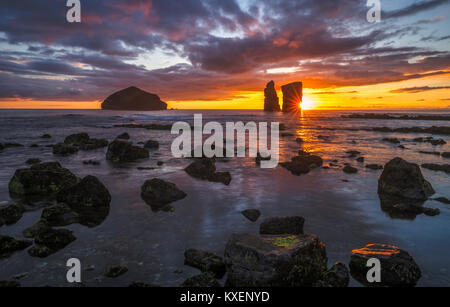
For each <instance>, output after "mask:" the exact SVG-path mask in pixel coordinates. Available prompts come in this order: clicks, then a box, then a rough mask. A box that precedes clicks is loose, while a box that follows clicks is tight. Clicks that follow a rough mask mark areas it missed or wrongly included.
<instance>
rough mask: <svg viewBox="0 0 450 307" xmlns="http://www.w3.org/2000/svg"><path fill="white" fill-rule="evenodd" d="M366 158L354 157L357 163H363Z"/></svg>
mask: <svg viewBox="0 0 450 307" xmlns="http://www.w3.org/2000/svg"><path fill="white" fill-rule="evenodd" d="M365 160H366V159H365V158H364V157H359V158H358V159H356V161H357V162H359V163H364V161H365Z"/></svg>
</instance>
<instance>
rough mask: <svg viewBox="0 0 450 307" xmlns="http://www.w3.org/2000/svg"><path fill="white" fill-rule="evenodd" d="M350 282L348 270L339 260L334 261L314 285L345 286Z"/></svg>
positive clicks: (327, 286)
mask: <svg viewBox="0 0 450 307" xmlns="http://www.w3.org/2000/svg"><path fill="white" fill-rule="evenodd" d="M349 282H350V272H349V270H348V269H347V267H346V266H345V264H343V263H341V262H336V263H335V264H334V265H333V266H332V267H331V268H330V269H329V270H327V271H325V272H324V273H323V274H322V276H321V277H320V280H319V281H318V282H317V283H316V284H314V286H315V287H325V288H345V287H348V284H349Z"/></svg>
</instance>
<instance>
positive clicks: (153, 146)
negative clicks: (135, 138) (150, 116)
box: [144, 140, 159, 149]
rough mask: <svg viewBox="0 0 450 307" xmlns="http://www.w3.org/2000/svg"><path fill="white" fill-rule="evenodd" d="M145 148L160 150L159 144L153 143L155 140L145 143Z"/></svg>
mask: <svg viewBox="0 0 450 307" xmlns="http://www.w3.org/2000/svg"><path fill="white" fill-rule="evenodd" d="M144 147H145V148H147V149H158V148H159V142H157V141H153V140H148V141H147V142H146V143H145V145H144Z"/></svg>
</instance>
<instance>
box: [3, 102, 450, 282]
mask: <svg viewBox="0 0 450 307" xmlns="http://www.w3.org/2000/svg"><path fill="white" fill-rule="evenodd" d="M194 113H195V114H196V113H202V114H203V119H204V121H219V122H221V123H224V122H227V121H243V122H247V121H257V122H258V121H279V122H282V123H285V124H286V125H287V126H288V128H289V131H286V132H290V133H293V134H296V135H297V136H298V137H301V138H302V139H304V140H305V143H304V144H303V145H299V144H298V143H297V142H296V141H295V138H296V137H285V138H280V154H281V158H280V160H281V161H285V160H288V159H290V157H292V156H294V155H295V153H296V152H297V151H298V150H299V149H302V148H303V149H305V150H308V151H311V152H314V153H317V154H318V155H320V156H322V157H323V158H324V162H325V163H324V164H325V165H328V164H329V163H330V162H331V161H332V160H335V159H337V160H338V161H339V162H338V163H337V164H338V165H339V166H338V167H332V168H331V169H329V170H326V169H316V170H313V171H311V172H310V173H309V174H307V175H303V176H300V177H296V176H293V175H292V174H291V173H290V172H288V171H287V170H285V169H283V168H281V167H278V168H276V169H270V170H267V169H260V168H259V167H256V166H255V162H254V159H251V158H245V159H237V158H236V159H232V160H231V161H230V162H228V163H218V164H217V168H218V170H219V171H222V170H223V171H230V172H231V175H232V177H233V180H232V182H231V184H230V186H224V185H222V184H217V183H209V182H203V181H198V180H196V179H193V178H190V177H189V176H188V175H187V174H185V172H184V171H183V168H184V167H186V166H187V165H189V163H190V161H189V160H188V159H175V158H173V157H172V155H171V152H170V145H171V142H172V140H173V138H174V136H172V135H170V132H168V131H150V130H143V129H124V128H113V125H114V124H121V123H129V122H135V123H155V122H157V123H172V122H175V121H179V120H182V121H191V120H192V115H193V114H194ZM347 113H348V112H333V111H305V112H303V114H301V115H298V116H292V115H286V114H266V113H264V112H260V111H222V110H220V111H211V110H208V111H167V112H139V113H137V112H109V111H100V110H90V111H84V110H73V111H67V110H64V111H63V110H55V111H44V110H42V111H35V110H33V111H26V110H24V111H13V110H2V111H0V142H3V143H4V142H17V143H21V144H24V145H25V147H21V148H8V149H5V150H4V151H3V152H1V153H0V169H1V172H0V204H2V203H3V204H5V203H7V201H9V200H10V197H9V194H8V182H9V180H10V179H11V177H12V176H13V174H14V171H15V170H16V169H18V168H25V167H27V166H26V165H25V161H26V160H27V159H29V158H40V159H41V160H43V161H59V162H61V164H62V165H63V166H64V167H66V168H68V169H70V170H71V171H72V172H74V173H75V174H76V175H77V176H79V177H83V176H86V175H94V176H97V177H98V178H99V179H100V180H101V181H102V182H103V183H104V184H105V185H106V187H107V188H108V190H109V191H110V193H111V195H112V202H111V210H110V214H109V215H108V217H107V219H106V220H105V221H104V222H103V223H102V224H101V225H100V226H98V227H95V228H87V227H84V226H80V225H71V226H68V227H64V228H67V229H71V230H73V231H74V234H75V236H76V237H77V240H76V241H75V242H73V243H72V244H70V245H69V246H67V247H66V248H65V249H64V250H62V251H59V252H58V253H56V254H53V255H51V256H49V257H47V258H45V259H37V258H32V257H30V256H29V255H28V253H27V251H22V252H17V253H15V254H13V255H12V256H11V257H9V258H7V259H1V260H0V280H6V279H11V278H12V277H13V276H14V275H17V274H20V273H25V272H26V273H27V275H26V276H25V277H24V278H22V279H21V280H20V282H21V284H22V285H23V286H42V285H52V286H67V285H68V284H67V282H66V267H65V263H66V261H67V260H68V259H69V258H73V257H75V258H79V259H80V260H81V263H82V266H83V268H87V267H89V266H92V265H93V266H95V269H94V270H93V271H83V273H82V280H83V283H84V284H86V285H87V286H105V285H108V286H127V285H128V284H129V283H131V282H132V281H143V282H147V283H155V284H159V285H162V286H177V285H179V284H180V283H181V282H182V281H183V280H184V279H186V278H188V277H191V276H193V275H195V274H197V273H198V271H197V270H196V269H193V268H190V267H187V266H184V265H183V260H184V256H183V253H184V250H185V249H187V248H199V249H206V250H212V251H214V252H216V253H218V254H219V255H222V254H223V251H224V247H225V244H226V242H227V240H228V238H229V236H230V234H231V233H233V232H249V233H254V234H256V233H258V227H259V222H260V221H261V220H262V219H264V218H266V217H271V216H287V215H301V216H304V217H305V219H306V223H305V231H306V232H309V233H314V234H316V235H318V236H319V238H320V239H321V240H322V241H323V242H324V243H325V244H326V247H327V253H328V258H329V264H330V265H331V264H333V263H334V262H335V261H342V262H344V263H346V264H348V262H349V259H350V252H351V250H352V249H355V248H360V247H363V246H364V245H366V244H368V243H377V242H378V243H389V244H394V245H398V246H399V247H401V248H403V249H405V250H407V251H408V252H410V254H411V255H412V256H413V257H414V259H415V260H416V262H417V263H418V264H419V266H420V267H421V269H422V273H423V277H422V279H421V280H420V282H419V286H448V285H449V284H450V248H449V246H450V236H449V233H450V206H449V205H444V204H441V203H438V202H435V201H428V202H427V203H426V204H425V206H430V207H435V208H439V209H440V210H441V214H440V215H439V216H436V217H428V216H424V215H421V216H418V217H417V218H415V219H414V220H400V219H392V218H390V217H389V216H388V215H387V214H386V213H384V212H383V211H382V210H381V208H380V202H379V199H378V196H377V180H378V176H379V175H380V174H381V171H372V170H367V169H365V167H364V165H365V164H370V163H377V164H383V165H384V164H385V163H387V162H388V161H389V160H390V159H392V158H394V157H397V156H400V157H402V158H404V159H406V160H408V161H410V162H415V163H419V164H421V163H428V162H430V163H448V160H446V161H444V159H443V158H441V157H439V156H434V155H426V154H420V153H419V152H418V151H440V152H444V151H446V152H449V151H450V145H448V144H447V145H444V146H432V145H431V144H422V143H417V144H416V143H414V142H412V139H414V138H416V137H420V136H429V135H421V134H399V133H379V132H368V131H363V130H357V129H363V128H369V127H381V126H387V127H391V128H396V127H412V126H422V127H429V126H432V125H435V126H448V125H449V122H436V121H433V122H431V121H411V120H408V121H393V120H366V119H343V118H341V117H340V116H341V115H342V114H347ZM385 113H386V112H385ZM408 114H412V113H410V112H408ZM348 129H354V130H348ZM79 132H88V133H89V134H90V136H91V137H98V138H107V139H108V140H110V141H112V140H113V139H114V138H115V137H116V136H117V135H119V134H121V133H123V132H128V133H129V134H130V135H131V140H132V141H133V142H134V143H137V142H140V141H147V140H148V139H154V140H158V141H159V142H160V143H161V146H160V149H159V150H157V151H152V152H151V157H150V159H148V160H142V161H139V162H137V163H131V164H127V165H123V166H121V167H119V168H118V167H114V166H113V165H111V164H109V163H108V162H106V161H105V152H106V148H105V149H101V150H97V151H90V152H79V153H77V154H76V155H73V156H70V157H56V156H53V154H52V152H51V148H47V147H45V145H49V144H54V143H57V142H61V141H63V140H64V138H65V137H66V136H67V135H69V134H72V133H79ZM44 133H49V134H51V135H52V136H53V138H52V139H48V140H47V139H40V138H39V137H40V136H41V135H42V134H44ZM319 135H323V136H328V137H329V139H328V140H325V141H324V140H321V139H318V136H319ZM385 137H398V138H399V139H401V141H402V144H403V145H405V147H406V148H407V149H404V150H402V149H399V148H398V146H397V145H393V144H390V143H385V142H383V141H382V139H383V138H385ZM434 137H435V138H442V139H444V140H446V141H447V142H448V141H450V140H449V139H448V136H447V137H446V136H437V135H436V136H434ZM31 144H38V145H40V147H39V148H30V147H29V146H30V145H31ZM348 150H358V151H360V152H362V155H363V156H364V157H365V158H366V162H365V163H364V164H362V163H358V162H356V161H355V160H354V159H350V158H347V157H346V156H347V155H346V154H345V152H346V151H348ZM89 159H92V160H99V161H101V165H100V166H86V165H83V163H82V161H84V160H89ZM158 161H164V162H165V164H164V166H162V167H158V166H157V162H158ZM344 163H350V164H352V165H353V166H355V167H357V168H358V170H359V172H358V174H355V175H347V174H344V173H343V172H342V167H343V164H344ZM137 167H155V169H154V170H145V171H139V170H137ZM423 174H424V176H425V178H426V179H427V180H429V181H430V182H431V183H432V185H433V186H434V188H435V190H436V191H437V194H436V195H435V196H434V197H438V196H445V197H447V198H450V188H449V187H450V176H449V175H448V174H445V173H442V172H432V171H428V170H423ZM155 177H158V178H162V179H165V180H168V181H171V182H173V183H175V184H177V186H178V187H179V188H180V189H182V190H183V191H185V192H186V193H187V194H188V197H187V198H185V199H183V200H181V201H179V202H176V203H174V204H172V205H173V207H174V208H175V211H174V212H171V213H167V212H157V213H155V212H153V211H152V210H151V208H150V207H149V206H148V205H146V204H145V202H144V201H143V200H142V199H141V198H140V187H141V185H142V184H143V183H144V181H145V180H147V179H151V178H155ZM343 180H348V181H349V182H344V181H343ZM247 208H257V209H259V210H261V212H262V217H261V218H260V220H259V221H258V222H257V223H251V222H249V221H248V220H246V219H245V218H244V217H243V216H242V215H241V214H240V212H241V211H242V210H244V209H247ZM40 214H41V210H38V211H35V212H29V213H26V214H25V215H24V217H23V218H22V219H21V220H20V221H19V222H18V223H17V224H15V225H13V226H8V227H6V226H4V227H1V228H0V234H3V235H12V236H15V237H19V238H20V237H22V231H23V230H24V229H25V228H27V227H29V226H31V225H32V224H34V223H35V222H37V221H38V220H39V217H40ZM118 264H120V265H125V266H127V267H128V268H129V271H128V273H126V274H125V275H123V276H121V277H119V278H117V279H108V278H106V277H103V272H104V270H105V268H106V267H107V266H109V265H118ZM175 271H177V273H175ZM178 271H181V272H178ZM351 284H352V285H353V286H358V283H357V282H356V281H353V280H352V282H351Z"/></svg>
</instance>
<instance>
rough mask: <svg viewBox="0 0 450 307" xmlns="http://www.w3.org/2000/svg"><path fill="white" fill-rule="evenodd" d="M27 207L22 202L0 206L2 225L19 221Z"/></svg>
mask: <svg viewBox="0 0 450 307" xmlns="http://www.w3.org/2000/svg"><path fill="white" fill-rule="evenodd" d="M24 212H25V208H24V207H23V206H22V205H20V204H12V205H9V206H3V207H0V227H1V226H2V225H3V224H5V225H13V224H15V223H17V222H18V221H19V220H20V219H21V218H22V216H23V213H24Z"/></svg>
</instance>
